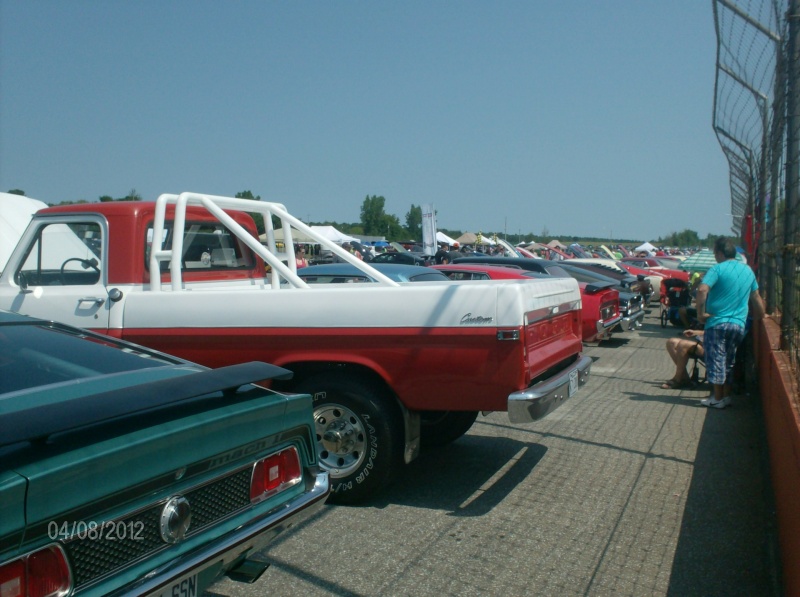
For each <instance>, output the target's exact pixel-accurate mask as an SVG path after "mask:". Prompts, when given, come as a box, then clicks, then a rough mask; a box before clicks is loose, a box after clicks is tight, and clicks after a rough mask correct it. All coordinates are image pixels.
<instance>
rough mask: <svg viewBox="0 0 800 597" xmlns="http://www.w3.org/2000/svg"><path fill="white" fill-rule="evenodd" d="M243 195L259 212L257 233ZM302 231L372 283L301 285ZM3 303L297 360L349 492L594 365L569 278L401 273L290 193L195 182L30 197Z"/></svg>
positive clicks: (354, 495) (341, 484) (531, 410)
mask: <svg viewBox="0 0 800 597" xmlns="http://www.w3.org/2000/svg"><path fill="white" fill-rule="evenodd" d="M247 212H251V213H257V214H261V216H263V218H264V223H265V227H266V238H267V240H266V241H265V243H264V244H262V243H261V242H260V241H259V239H258V235H257V231H256V226H255V224H254V220H253V217H252V216H251V215H250V214H249V213H247ZM298 231H299V232H301V233H303V234H304V235H307V236H310V237H312V238H314V239H315V240H316V242H318V243H319V244H320V245H322V247H323V248H326V249H330V250H331V251H333V252H334V253H335V254H336V255H338V256H339V257H341V258H342V259H343V260H345V261H347V262H350V263H352V264H353V265H355V266H357V267H359V268H366V269H364V271H367V272H368V273H369V275H370V276H371V277H372V278H373V279H376V280H378V283H376V284H355V285H354V284H324V285H317V286H309V285H307V284H306V283H305V282H303V281H302V280H301V279H300V278H299V277H298V276H297V270H296V266H295V259H294V255H293V251H292V247H293V237H294V236H297V233H298ZM276 238H277V239H278V240H276ZM283 247H288V250H284V249H283ZM0 309H7V310H9V311H14V312H18V313H24V314H28V315H33V316H37V317H41V318H45V319H52V320H56V321H62V322H65V323H69V324H73V325H77V326H80V327H83V328H89V329H92V330H94V331H100V332H103V333H106V334H109V335H111V336H116V337H119V338H123V339H125V340H129V341H133V342H136V343H138V344H142V345H144V346H149V347H152V348H155V349H158V350H161V351H165V352H167V353H171V354H175V355H177V356H180V357H183V358H185V359H188V360H191V361H195V362H198V363H201V364H203V365H206V366H209V367H221V366H224V365H232V364H235V363H242V362H247V361H253V360H260V361H266V362H270V363H274V364H276V365H279V366H281V367H285V368H287V369H289V370H291V371H293V372H294V377H293V379H292V380H291V381H289V382H281V385H275V384H273V388H275V389H279V390H283V391H293V392H303V393H308V394H311V395H312V396H313V397H314V414H315V423H316V431H317V447H318V451H319V456H320V463H321V465H322V466H323V467H324V468H325V469H327V470H328V471H329V473H330V476H331V487H332V490H333V492H334V496H333V497H334V499H336V500H338V501H340V502H355V501H358V500H361V499H363V498H365V497H367V496H369V495H371V494H372V493H373V492H374V491H375V490H376V489H378V488H379V487H382V486H383V485H384V484H385V483H386V482H387V481H388V480H389V479H390V478H391V476H392V473H393V472H394V471H395V470H396V469H397V467H399V466H401V465H402V463H403V462H404V461H405V462H406V463H407V462H410V461H411V460H413V459H414V458H415V457H416V456H417V454H418V453H419V449H420V445H442V444H445V443H448V442H450V441H453V440H455V439H457V438H458V437H460V436H461V435H463V434H464V433H466V432H467V430H468V429H469V428H470V426H471V425H472V424H473V422H474V421H475V419H476V417H477V414H478V413H479V412H481V411H508V415H509V419H510V420H511V422H528V421H534V420H537V419H540V418H542V417H543V416H545V415H546V414H547V413H549V412H551V411H552V410H553V409H554V408H556V407H558V406H559V405H560V404H562V403H563V402H564V401H565V400H567V398H569V397H570V396H572V395H573V394H575V392H577V391H578V390H579V388H580V386H582V385H583V384H585V383H586V381H587V378H588V375H589V371H590V366H591V359H589V358H588V357H586V356H583V355H582V354H581V310H580V309H581V298H580V293H579V290H578V284H577V282H575V280H573V279H571V278H569V279H566V278H564V279H561V278H553V279H552V280H544V279H542V280H538V281H537V283H531V282H530V281H520V282H516V281H502V282H499V281H498V282H496V281H487V282H479V283H458V282H430V283H416V284H398V283H396V282H394V281H392V280H391V279H389V278H387V277H386V276H384V275H382V274H381V273H380V272H378V271H376V270H375V269H374V268H371V267H370V266H369V264H367V263H364V262H361V261H359V260H358V259H357V258H356V257H354V256H353V255H351V254H350V253H347V252H346V251H343V250H342V249H341V248H340V247H338V246H337V245H335V244H333V243H331V242H330V241H328V240H327V239H325V238H324V237H321V236H319V235H318V234H316V233H315V232H314V231H313V230H312V229H311V228H309V227H308V226H306V225H305V224H304V223H303V222H301V221H300V220H298V219H297V218H295V217H294V216H292V215H291V214H290V213H289V212H288V211H287V210H286V208H285V207H284V206H283V205H282V204H278V203H267V202H261V201H251V200H245V199H232V198H228V197H215V196H209V195H202V194H196V193H183V194H181V195H162V196H161V197H159V198H158V200H157V201H156V202H155V203H152V202H113V203H92V204H78V205H68V206H59V207H52V208H48V209H43V210H41V211H39V212H37V213H36V215H35V216H34V217H33V219H32V221H31V224H30V226H29V227H28V228H27V230H26V231H25V233H24V235H23V236H22V238H21V239H20V241H19V244H18V245H17V247H16V248H15V249H14V251H13V253H12V255H11V257H10V258H9V261H8V264H7V266H6V267H5V268H4V271H3V273H2V276H0Z"/></svg>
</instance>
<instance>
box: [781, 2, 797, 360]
mask: <svg viewBox="0 0 800 597" xmlns="http://www.w3.org/2000/svg"><path fill="white" fill-rule="evenodd" d="M798 18H800V0H790V3H789V12H788V14H787V20H788V23H789V27H788V30H789V33H788V38H787V41H788V43H787V54H788V56H787V60H786V73H787V81H786V83H787V85H786V217H785V226H784V254H783V301H782V303H783V316H782V317H781V344H782V345H784V346H782V347H783V348H787V347H789V346H790V345H791V335H792V330H793V329H794V327H795V319H796V308H797V304H796V303H797V298H796V292H797V284H796V283H795V279H796V277H797V273H796V272H797V246H798V243H799V242H800V235H798V233H797V209H798V182H799V180H798V178H799V177H798V175H799V174H800V168H798V157H800V147H799V146H798V144H800V135H798V130H797V127H798V122H800V113H799V112H800V59H798V51H800V39H798V36H799V34H800V22H798Z"/></svg>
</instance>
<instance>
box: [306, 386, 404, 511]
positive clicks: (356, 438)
mask: <svg viewBox="0 0 800 597" xmlns="http://www.w3.org/2000/svg"><path fill="white" fill-rule="evenodd" d="M293 390H294V391H295V392H300V393H303V394H311V397H312V399H313V404H314V427H315V429H314V431H315V434H316V441H317V456H318V458H319V464H320V466H321V467H322V468H323V469H324V470H326V471H328V473H329V475H330V482H331V497H330V500H331V501H332V502H336V503H340V504H352V503H356V502H360V501H363V500H365V499H367V498H368V497H370V496H372V495H374V494H375V493H376V492H377V491H378V490H380V489H381V488H382V487H384V486H385V485H386V484H387V483H388V482H389V481H390V480H391V478H392V476H393V474H394V472H395V470H396V469H397V467H398V466H400V465H401V463H402V446H403V437H402V424H401V421H400V414H399V412H397V411H398V409H397V408H396V407H395V406H394V405H393V404H392V403H391V401H390V399H389V398H387V397H386V396H384V395H382V393H381V392H380V391H379V390H378V389H377V388H375V387H373V385H372V384H369V383H367V382H364V381H363V380H361V379H358V378H355V379H348V377H346V376H344V375H336V374H330V375H327V374H321V375H317V376H315V377H313V378H310V379H307V380H303V381H301V382H300V383H299V384H297V386H295V387H294V388H293Z"/></svg>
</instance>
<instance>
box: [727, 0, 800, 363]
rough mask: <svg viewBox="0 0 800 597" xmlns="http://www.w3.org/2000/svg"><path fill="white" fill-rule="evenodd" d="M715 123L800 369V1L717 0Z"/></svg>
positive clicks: (744, 226) (740, 208) (738, 214)
mask: <svg viewBox="0 0 800 597" xmlns="http://www.w3.org/2000/svg"><path fill="white" fill-rule="evenodd" d="M712 4H713V9H714V27H715V29H716V34H717V62H716V78H715V84H714V110H713V126H714V132H715V133H716V135H717V138H718V139H719V143H720V146H721V147H722V151H723V153H724V154H725V157H726V158H727V160H728V165H729V170H730V188H731V215H732V218H733V220H732V221H733V225H732V232H733V234H734V235H735V236H738V237H740V238H741V241H742V244H743V245H744V247H745V250H746V251H747V255H748V258H749V259H750V260H751V263H752V264H753V268H754V269H755V272H756V275H757V277H758V282H759V286H760V287H761V288H762V291H763V293H764V298H765V302H766V305H767V311H768V312H769V313H776V314H780V321H781V349H782V350H785V351H787V352H788V354H789V355H790V358H791V360H792V363H793V367H794V370H795V372H798V370H800V367H799V365H800V329H798V322H800V319H799V318H798V313H797V310H798V305H800V297H798V289H799V288H800V286H798V283H797V278H798V271H797V261H798V258H797V255H798V249H800V222H798V182H799V181H798V174H799V173H800V170H798V155H799V153H800V152H798V144H800V130H799V129H800V98H799V96H800V77H799V76H798V73H799V72H800V60H799V59H798V53H799V52H800V41H798V31H800V21H798V19H799V18H800V0H738V1H734V0H712Z"/></svg>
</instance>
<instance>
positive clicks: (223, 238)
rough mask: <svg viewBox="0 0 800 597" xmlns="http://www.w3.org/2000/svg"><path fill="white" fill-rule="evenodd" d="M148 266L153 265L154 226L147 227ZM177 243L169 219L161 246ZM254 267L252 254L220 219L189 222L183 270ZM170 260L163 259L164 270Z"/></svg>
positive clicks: (182, 264)
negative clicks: (151, 248)
mask: <svg viewBox="0 0 800 597" xmlns="http://www.w3.org/2000/svg"><path fill="white" fill-rule="evenodd" d="M146 234H147V239H146V240H147V242H146V247H147V249H146V251H145V267H149V264H150V247H151V246H152V243H153V240H154V239H153V226H152V224H151V225H150V226H148V228H147V233H146ZM173 242H174V234H173V229H172V222H166V223H165V228H164V239H163V245H162V249H164V250H170V249H172V245H173ZM252 266H253V261H252V254H251V253H250V251H249V249H246V248H244V249H243V247H242V243H241V241H240V240H239V239H238V238H237V237H236V236H235V235H234V234H233V233H231V231H230V230H228V229H227V228H226V227H225V226H224V225H223V224H222V223H220V222H187V223H186V227H185V229H184V235H183V248H182V254H181V270H182V271H192V270H229V269H249V268H251V267H252ZM168 268H169V262H168V261H162V262H161V271H162V272H164V271H167V270H168Z"/></svg>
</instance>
